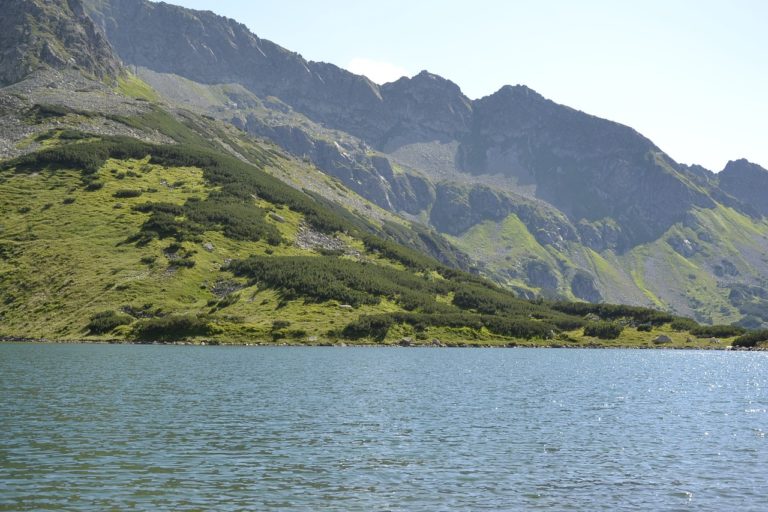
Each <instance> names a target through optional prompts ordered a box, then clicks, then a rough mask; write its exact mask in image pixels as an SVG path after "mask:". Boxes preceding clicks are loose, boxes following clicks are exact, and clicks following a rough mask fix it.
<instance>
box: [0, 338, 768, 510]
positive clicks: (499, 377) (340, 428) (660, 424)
mask: <svg viewBox="0 0 768 512" xmlns="http://www.w3.org/2000/svg"><path fill="white" fill-rule="evenodd" d="M767 356H768V354H765V353H736V352H692V351H647V350H644V351H631V350H557V349H545V350H542V349H538V350H537V349H376V348H278V347H275V348H266V347H258V348H256V347H254V348H250V347H243V348H223V347H221V348H220V347H172V346H104V345H98V346H94V345H31V344H30V345H25V344H19V345H13V344H6V345H0V510H40V509H48V510H54V509H60V510H110V509H113V510H211V509H215V510H344V511H355V510H361V511H362V510H365V511H368V510H404V511H405V510H407V511H420V510H428V511H432V510H537V509H544V510H697V511H698V510H718V511H719V510H741V511H749V510H768V496H767V494H768V446H767V445H766V442H767V441H766V437H765V431H766V430H768V357H767Z"/></svg>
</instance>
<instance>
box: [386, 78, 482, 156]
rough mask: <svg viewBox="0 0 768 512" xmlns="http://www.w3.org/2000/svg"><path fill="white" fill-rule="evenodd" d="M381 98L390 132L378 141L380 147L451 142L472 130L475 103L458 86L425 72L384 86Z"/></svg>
mask: <svg viewBox="0 0 768 512" xmlns="http://www.w3.org/2000/svg"><path fill="white" fill-rule="evenodd" d="M381 94H382V97H383V98H384V102H385V107H386V117H385V121H384V122H385V123H386V125H388V126H389V127H390V129H389V130H388V131H387V132H386V133H384V134H383V139H381V140H379V141H377V145H378V146H380V147H389V148H393V147H396V146H397V145H398V144H399V143H400V142H406V143H412V142H414V141H432V140H452V139H456V138H458V137H459V136H461V135H463V134H464V133H466V132H467V131H468V130H469V127H470V126H471V123H472V103H471V102H470V100H469V98H467V97H466V96H465V95H464V94H463V93H462V92H461V89H460V88H459V86H458V85H456V84H455V83H453V82H451V81H450V80H447V79H445V78H443V77H441V76H438V75H435V74H433V73H430V72H428V71H422V72H421V73H419V74H418V75H416V76H414V77H412V78H406V77H403V78H400V79H399V80H397V81H395V82H392V83H388V84H384V85H383V86H382V87H381Z"/></svg>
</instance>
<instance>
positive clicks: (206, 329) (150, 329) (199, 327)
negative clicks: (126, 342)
mask: <svg viewBox="0 0 768 512" xmlns="http://www.w3.org/2000/svg"><path fill="white" fill-rule="evenodd" d="M210 333H211V326H210V324H209V323H208V319H206V318H204V317H198V316H192V315H178V316H177V315H173V316H164V317H160V318H150V319H146V320H140V321H139V322H138V323H137V325H136V326H135V327H134V328H133V336H134V337H135V338H136V339H138V340H158V341H168V340H177V339H184V338H189V337H193V336H205V335H207V334H210Z"/></svg>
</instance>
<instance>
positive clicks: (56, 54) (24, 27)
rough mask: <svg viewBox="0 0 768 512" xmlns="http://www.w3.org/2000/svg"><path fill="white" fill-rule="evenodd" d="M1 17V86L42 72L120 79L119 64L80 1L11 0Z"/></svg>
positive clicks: (5, 4)
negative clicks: (47, 69)
mask: <svg viewBox="0 0 768 512" xmlns="http://www.w3.org/2000/svg"><path fill="white" fill-rule="evenodd" d="M2 11H3V13H2V16H0V85H8V84H12V83H15V82H18V81H20V80H21V79H23V78H24V77H25V76H27V75H28V74H30V73H32V72H33V71H35V70H36V69H39V68H41V67H46V66H48V67H52V68H54V69H66V68H77V69H80V70H82V71H84V72H86V73H88V74H90V75H93V76H95V77H97V78H105V77H112V78H114V77H116V76H117V74H118V73H119V72H120V65H119V63H118V61H117V59H116V58H115V57H114V55H113V54H112V49H111V47H110V45H109V43H108V42H107V40H106V39H105V38H104V36H103V35H102V34H101V33H99V32H98V31H97V30H96V28H95V26H94V24H93V22H92V21H91V19H90V18H89V17H88V16H87V15H86V14H85V11H84V9H83V5H82V3H81V2H80V0H49V1H44V0H7V1H5V2H3V5H2Z"/></svg>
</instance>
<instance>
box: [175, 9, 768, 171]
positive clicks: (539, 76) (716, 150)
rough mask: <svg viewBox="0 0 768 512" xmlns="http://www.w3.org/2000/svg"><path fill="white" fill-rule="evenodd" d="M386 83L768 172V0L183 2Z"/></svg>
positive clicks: (684, 157) (712, 163)
mask: <svg viewBox="0 0 768 512" xmlns="http://www.w3.org/2000/svg"><path fill="white" fill-rule="evenodd" d="M170 3H175V4H178V5H183V6H185V7H190V8H193V9H203V10H211V11H213V12H215V13H217V14H221V15H223V16H227V17H230V18H234V19H236V20H238V21H240V22H241V23H244V24H245V25H246V26H248V28H250V29H251V30H252V31H253V32H254V33H255V34H256V35H258V36H259V37H261V38H264V39H269V40H271V41H273V42H275V43H277V44H279V45H281V46H283V47H285V48H287V49H289V50H292V51H295V52H298V53H300V54H301V55H303V56H304V57H305V58H306V59H308V60H314V61H323V62H331V63H333V64H336V65H338V66H340V67H343V68H346V69H349V70H350V71H353V72H355V73H359V74H365V75H366V76H368V77H369V78H371V79H372V80H373V81H375V82H378V83H384V82H387V81H392V80H395V79H397V78H398V77H400V76H403V75H405V76H413V75H415V74H417V73H418V72H419V71H421V70H424V69H426V70H428V71H430V72H432V73H436V74H439V75H441V76H443V77H445V78H448V79H449V80H451V81H453V82H455V83H456V84H458V85H459V86H460V87H461V89H462V91H463V92H464V94H466V95H467V96H469V97H470V98H472V99H475V98H480V97H483V96H487V95H489V94H492V93H493V92H495V91H496V90H498V89H499V88H501V87H502V86H503V85H506V84H511V85H515V84H523V85H527V86H528V87H530V88H532V89H534V90H536V91H538V92H539V93H541V94H542V95H544V96H545V97H547V98H549V99H551V100H553V101H555V102H557V103H561V104H564V105H568V106H570V107H573V108H576V109H578V110H582V111H584V112H587V113H589V114H593V115H596V116H599V117H603V118H607V119H610V120H613V121H617V122H620V123H622V124H626V125H629V126H631V127H632V128H634V129H636V130H637V131H639V132H640V133H642V134H643V135H645V136H646V137H648V138H649V139H651V140H652V141H653V142H654V143H656V145H657V146H659V147H660V148H661V149H662V150H663V151H665V152H667V154H669V155H670V156H671V157H672V158H673V159H675V160H676V161H678V162H681V163H686V164H694V163H695V164H700V165H703V166H705V167H707V168H708V169H711V170H713V171H719V170H721V169H722V168H723V167H724V166H725V164H726V162H727V161H728V160H735V159H738V158H747V159H748V160H750V161H752V162H755V163H758V164H760V165H762V166H763V167H766V168H768V29H766V23H768V1H764V0H721V1H712V0H664V1H661V0H643V1H629V0H626V1H617V0H578V1H577V0H568V1H566V0H525V1H523V0H506V1H504V0H474V1H472V2H468V1H465V0H464V1H458V0H418V1H417V0H408V1H406V0H388V1H386V2H372V1H365V0H357V1H354V0H322V1H318V0H259V1H249V0H217V1H215V0H170Z"/></svg>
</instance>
